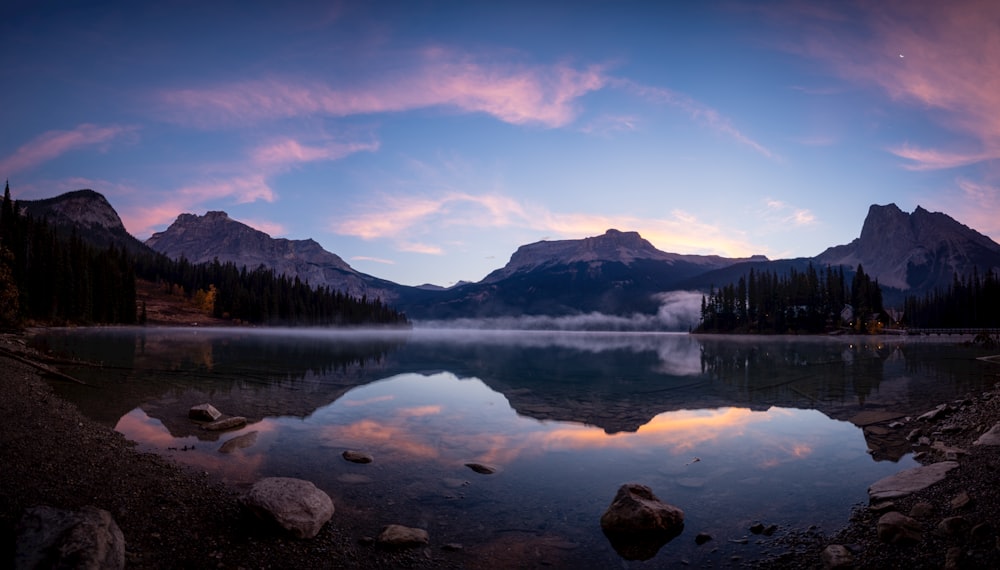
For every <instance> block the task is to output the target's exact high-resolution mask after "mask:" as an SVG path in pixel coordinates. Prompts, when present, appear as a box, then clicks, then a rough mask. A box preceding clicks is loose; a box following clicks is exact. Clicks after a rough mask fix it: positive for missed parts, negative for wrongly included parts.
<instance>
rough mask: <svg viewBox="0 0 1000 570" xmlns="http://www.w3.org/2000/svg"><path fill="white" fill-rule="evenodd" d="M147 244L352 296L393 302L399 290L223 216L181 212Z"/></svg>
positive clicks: (309, 247)
mask: <svg viewBox="0 0 1000 570" xmlns="http://www.w3.org/2000/svg"><path fill="white" fill-rule="evenodd" d="M146 245H148V246H149V247H151V248H153V249H154V250H156V251H158V252H160V253H163V254H164V255H167V256H168V257H171V258H173V259H179V258H181V257H184V258H186V259H187V260H188V261H190V262H192V263H211V262H213V261H214V260H216V259H218V260H219V261H220V262H221V263H227V262H232V263H234V264H235V265H237V266H238V267H244V266H245V267H248V268H250V269H255V268H257V267H259V266H261V265H263V266H264V267H267V268H269V269H273V270H274V271H275V272H276V273H279V274H284V275H287V276H290V277H298V278H299V279H301V280H302V281H305V282H308V283H309V284H310V285H312V286H314V287H319V286H328V287H330V288H331V289H336V290H339V291H343V292H345V293H347V294H349V295H352V296H354V297H361V296H363V295H366V296H368V297H369V298H375V297H378V298H380V299H382V300H383V301H392V300H393V299H394V298H395V297H396V289H397V288H398V287H399V286H398V285H396V284H394V283H391V282H389V281H384V280H381V279H378V278H375V277H372V276H370V275H366V274H364V273H359V272H358V271H355V270H354V269H353V268H352V267H351V266H350V265H348V264H347V262H345V261H344V260H343V259H341V258H340V257H339V256H338V255H336V254H333V253H330V252H329V251H326V250H325V249H323V247H322V246H320V245H319V244H318V243H316V242H315V241H313V240H311V239H308V240H289V239H284V238H278V239H275V238H272V237H271V236H269V235H268V234H266V233H264V232H262V231H260V230H256V229H254V228H251V227H250V226H248V225H246V224H243V223H241V222H238V221H236V220H234V219H232V218H230V217H229V216H228V215H227V214H226V213H225V212H207V213H206V214H205V215H204V216H198V215H195V214H181V215H180V216H178V217H177V219H176V220H175V221H174V223H172V224H171V225H170V227H168V228H167V229H166V230H165V231H162V232H157V233H155V234H153V235H152V236H151V237H150V238H149V239H148V240H146Z"/></svg>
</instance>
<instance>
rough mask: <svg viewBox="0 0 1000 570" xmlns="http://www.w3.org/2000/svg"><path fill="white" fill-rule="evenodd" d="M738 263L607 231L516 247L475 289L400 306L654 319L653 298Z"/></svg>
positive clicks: (432, 311)
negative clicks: (683, 252) (662, 248)
mask: <svg viewBox="0 0 1000 570" xmlns="http://www.w3.org/2000/svg"><path fill="white" fill-rule="evenodd" d="M751 259H754V260H766V258H764V257H763V256H755V257H754V258H751ZM741 261H747V260H745V259H728V258H723V257H718V256H700V255H680V254H675V253H668V252H664V251H660V250H658V249H656V248H655V247H653V245H652V244H650V243H649V242H648V241H646V240H645V239H643V238H642V237H641V236H640V235H639V234H638V233H636V232H620V231H618V230H608V232H607V233H605V234H604V235H601V236H595V237H589V238H584V239H579V240H561V241H551V242H550V241H541V242H537V243H533V244H529V245H525V246H522V247H520V248H518V250H517V251H516V252H515V253H514V255H512V256H511V259H510V262H509V263H507V265H505V266H504V267H503V268H501V269H498V270H496V271H494V272H492V273H490V274H489V275H487V276H486V278H485V279H483V280H482V281H480V282H479V283H473V284H469V285H465V286H462V287H456V288H453V289H450V290H448V291H443V292H435V294H433V295H431V294H429V292H426V291H421V292H407V293H404V294H403V296H402V297H401V298H400V304H401V305H402V306H404V307H405V308H406V311H407V314H408V315H409V316H410V317H412V318H418V319H421V318H423V319H450V318H463V317H464V318H482V317H502V316H520V315H554V316H563V315H578V314H586V313H592V312H599V313H604V314H608V315H619V316H630V315H633V314H636V313H640V314H655V313H656V311H657V310H658V308H659V307H660V304H661V301H660V300H659V299H658V297H657V295H658V294H659V293H663V292H666V291H671V290H675V289H677V288H678V285H679V284H680V283H681V282H682V281H684V280H686V279H689V278H691V277H693V276H695V275H699V274H701V273H704V272H706V271H708V270H711V269H716V268H721V267H725V266H728V265H731V264H733V263H737V262H741Z"/></svg>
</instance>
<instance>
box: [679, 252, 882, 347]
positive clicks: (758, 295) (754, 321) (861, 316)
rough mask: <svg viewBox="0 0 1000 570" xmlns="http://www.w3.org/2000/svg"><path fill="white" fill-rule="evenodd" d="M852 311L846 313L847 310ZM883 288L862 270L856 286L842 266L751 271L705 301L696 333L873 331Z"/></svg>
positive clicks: (879, 315)
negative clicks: (785, 272)
mask: <svg viewBox="0 0 1000 570" xmlns="http://www.w3.org/2000/svg"><path fill="white" fill-rule="evenodd" d="M845 309H846V310H845ZM882 312H883V307H882V289H881V287H879V284H878V280H872V279H871V278H870V277H869V276H868V275H867V274H866V273H865V272H864V268H862V267H861V266H860V265H858V268H857V271H856V272H855V274H854V277H853V278H852V279H851V285H850V287H848V286H847V282H846V279H845V276H844V269H843V268H842V267H836V268H831V267H827V268H826V269H824V270H823V271H817V270H816V268H815V267H813V265H812V264H811V263H810V264H809V266H808V267H807V268H806V270H805V271H798V270H796V269H794V268H792V269H791V270H790V271H789V272H788V273H787V274H778V273H777V272H771V271H766V270H765V271H754V270H753V269H751V270H750V273H749V274H748V275H744V276H742V277H740V279H739V281H738V282H737V283H732V284H729V285H725V286H723V287H722V288H720V289H718V290H716V289H715V287H714V286H713V287H712V289H711V291H710V292H709V294H708V295H703V296H702V300H701V324H700V325H699V326H698V328H697V330H696V332H712V333H766V334H783V333H817V332H823V331H829V330H835V329H839V328H844V327H849V328H852V329H853V330H855V331H857V332H862V331H868V332H871V331H873V330H874V329H877V328H878V327H880V326H881V321H880V318H881V314H882Z"/></svg>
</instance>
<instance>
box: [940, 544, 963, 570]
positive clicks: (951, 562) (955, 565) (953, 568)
mask: <svg viewBox="0 0 1000 570" xmlns="http://www.w3.org/2000/svg"><path fill="white" fill-rule="evenodd" d="M961 567H962V549H961V548H960V547H958V546H952V547H951V548H949V549H948V551H947V552H945V555H944V570H958V569H959V568H961Z"/></svg>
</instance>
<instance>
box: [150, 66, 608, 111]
mask: <svg viewBox="0 0 1000 570" xmlns="http://www.w3.org/2000/svg"><path fill="white" fill-rule="evenodd" d="M398 69H399V71H395V72H392V73H386V74H383V76H382V77H379V78H377V79H375V80H370V81H368V82H367V83H363V84H356V83H352V82H345V83H344V84H342V85H331V84H329V83H323V82H319V81H305V80H300V79H296V78H291V77H281V78H270V79H261V80H252V81H243V82H238V83H228V84H223V85H216V86H213V87H206V88H190V89H177V90H170V91H165V92H163V93H160V94H159V95H158V99H159V101H160V102H161V104H162V105H163V106H164V111H165V113H166V115H167V116H168V117H169V118H170V119H171V120H173V121H176V122H179V123H183V124H194V125H196V126H200V127H206V128H213V127H222V126H233V125H246V124H254V123H258V122H261V121H271V120H277V119H287V118H293V117H303V116H328V117H346V116H352V115H364V114H372V113H388V112H399V111H407V110H412V109H421V108H427V107H448V108H453V109H458V110H460V111H464V112H469V113H486V114H488V115H492V116H494V117H496V118H497V119H499V120H501V121H504V122H507V123H512V124H518V125H521V124H537V125H542V126H546V127H561V126H564V125H567V124H569V123H570V122H572V121H573V120H574V119H575V118H576V116H577V114H578V112H579V109H578V107H577V104H576V101H577V99H579V98H580V97H582V96H583V95H585V94H587V93H589V92H591V91H595V90H598V89H601V88H602V87H603V86H604V85H605V83H606V82H607V78H606V77H605V75H604V73H603V69H602V68H601V67H600V66H591V67H586V68H582V69H577V68H574V67H572V66H570V65H568V64H561V63H560V64H554V65H524V64H507V63H495V62H487V63H483V62H479V61H476V60H475V59H474V58H471V57H465V56H460V55H457V54H455V53H453V52H451V51H449V50H444V49H428V50H424V51H423V52H421V53H420V54H419V56H418V57H417V59H416V60H415V61H414V62H412V65H406V66H400V67H399V68H398Z"/></svg>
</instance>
